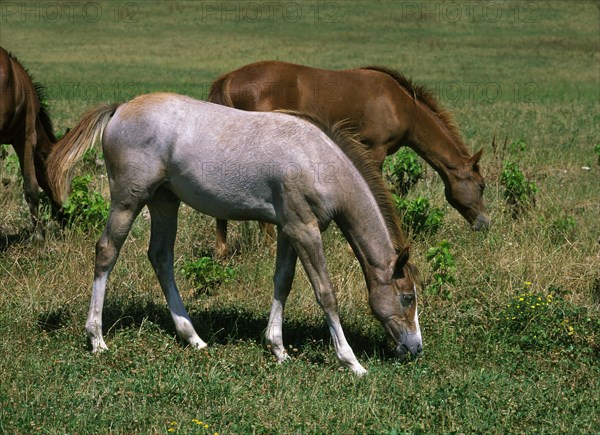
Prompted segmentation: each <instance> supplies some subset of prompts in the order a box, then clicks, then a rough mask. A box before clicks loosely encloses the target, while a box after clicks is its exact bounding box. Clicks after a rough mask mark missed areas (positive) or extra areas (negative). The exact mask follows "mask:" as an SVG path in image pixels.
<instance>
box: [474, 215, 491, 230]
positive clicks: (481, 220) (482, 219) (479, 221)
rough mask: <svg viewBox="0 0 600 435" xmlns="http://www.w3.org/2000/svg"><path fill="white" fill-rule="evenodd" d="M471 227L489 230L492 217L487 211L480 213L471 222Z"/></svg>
mask: <svg viewBox="0 0 600 435" xmlns="http://www.w3.org/2000/svg"><path fill="white" fill-rule="evenodd" d="M471 228H472V229H473V231H481V230H489V229H490V217H489V216H488V215H487V213H481V214H479V215H478V216H477V217H476V218H475V220H474V221H473V223H472V224H471Z"/></svg>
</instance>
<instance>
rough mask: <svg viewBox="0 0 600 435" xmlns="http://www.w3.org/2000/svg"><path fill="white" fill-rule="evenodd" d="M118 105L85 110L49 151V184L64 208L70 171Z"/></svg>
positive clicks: (100, 132)
mask: <svg viewBox="0 0 600 435" xmlns="http://www.w3.org/2000/svg"><path fill="white" fill-rule="evenodd" d="M117 107H119V104H117V103H115V104H106V105H102V106H98V107H95V108H94V109H91V110H90V111H88V112H87V113H86V114H85V115H83V117H82V118H81V120H80V121H79V123H78V124H77V125H76V126H75V127H73V129H72V130H71V131H69V132H68V133H67V134H66V135H65V136H63V138H62V139H61V140H60V141H59V142H58V143H57V144H56V146H55V147H54V148H53V149H52V151H51V153H50V155H49V156H48V160H47V161H46V171H47V176H48V184H49V186H50V190H51V192H52V193H53V197H54V200H55V201H56V202H57V204H59V205H63V204H64V203H65V201H66V200H67V196H68V195H69V190H70V188H71V181H72V180H73V175H74V174H73V169H74V165H75V163H77V162H78V161H79V160H80V159H81V158H82V157H83V154H84V153H85V152H86V151H87V150H89V149H90V148H92V146H93V145H94V143H95V142H96V139H97V138H98V136H100V139H102V133H103V132H104V129H105V128H106V125H107V124H108V122H109V121H110V119H111V117H112V116H113V114H114V113H115V111H116V110H117Z"/></svg>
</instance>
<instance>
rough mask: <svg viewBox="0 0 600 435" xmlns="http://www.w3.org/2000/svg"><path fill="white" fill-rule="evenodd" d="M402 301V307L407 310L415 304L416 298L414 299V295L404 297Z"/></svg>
mask: <svg viewBox="0 0 600 435" xmlns="http://www.w3.org/2000/svg"><path fill="white" fill-rule="evenodd" d="M400 301H401V302H402V305H403V306H404V307H405V308H407V307H410V306H411V305H412V304H413V302H414V301H415V297H414V295H402V297H401V298H400Z"/></svg>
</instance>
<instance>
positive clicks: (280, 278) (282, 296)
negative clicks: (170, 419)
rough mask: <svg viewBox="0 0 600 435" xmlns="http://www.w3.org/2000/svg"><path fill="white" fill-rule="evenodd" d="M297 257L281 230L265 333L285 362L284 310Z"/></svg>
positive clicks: (277, 354)
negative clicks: (272, 293) (271, 302)
mask: <svg viewBox="0 0 600 435" xmlns="http://www.w3.org/2000/svg"><path fill="white" fill-rule="evenodd" d="M297 259H298V255H297V254H296V251H295V250H294V247H293V246H292V245H291V243H290V241H289V239H288V238H287V237H286V236H285V235H284V234H283V233H282V232H281V231H279V233H278V237H277V260H276V263H275V275H274V277H273V283H274V285H275V292H274V295H273V305H272V307H271V314H270V316H269V324H268V325H267V331H266V333H265V339H266V342H267V346H269V347H270V348H271V352H273V354H274V355H275V357H276V358H277V361H278V362H283V361H285V360H286V359H287V358H288V355H287V352H286V350H285V346H284V345H283V331H282V328H283V311H284V309H285V301H286V300H287V297H288V295H289V294H290V290H291V288H292V282H293V281H294V275H295V273H296V260H297Z"/></svg>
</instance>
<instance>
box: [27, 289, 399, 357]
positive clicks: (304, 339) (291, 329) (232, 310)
mask: <svg viewBox="0 0 600 435" xmlns="http://www.w3.org/2000/svg"><path fill="white" fill-rule="evenodd" d="M191 317H192V322H193V324H194V327H195V329H196V332H197V333H198V335H199V336H200V337H201V338H202V339H203V340H205V341H206V342H207V343H208V345H209V346H210V345H211V344H215V343H216V344H220V345H227V344H231V343H234V342H235V341H238V340H251V341H254V342H256V343H257V345H258V346H264V332H265V329H266V326H267V321H268V314H267V313H264V314H262V313H256V312H253V311H251V310H248V309H245V308H243V307H234V306H228V307H211V308H208V309H206V310H202V311H194V312H192V314H191ZM72 321H73V317H72V314H71V313H70V312H69V311H68V310H64V309H62V308H59V309H57V310H53V311H47V312H42V313H40V314H39V315H38V326H39V327H40V329H42V330H44V331H47V332H52V331H57V330H59V329H62V328H64V327H67V326H69V325H72ZM148 321H150V322H152V323H153V324H155V325H157V326H158V327H159V328H160V329H162V330H164V332H165V334H172V335H176V331H175V326H174V324H173V320H172V318H171V314H170V313H169V310H168V308H167V307H166V305H163V304H155V303H154V302H152V301H145V302H141V301H136V302H131V303H126V304H119V303H118V302H116V301H112V302H109V301H107V303H106V305H105V307H104V316H103V332H104V334H105V336H106V335H108V336H109V337H110V335H111V334H117V333H118V331H120V330H124V329H128V328H140V327H141V326H142V325H143V324H144V323H145V322H148ZM81 326H82V327H83V325H81ZM344 331H345V333H346V338H347V339H348V342H349V343H350V345H351V346H352V348H353V350H354V351H355V353H356V354H357V356H360V355H363V356H364V355H366V356H369V357H376V358H380V359H394V358H395V354H394V352H393V350H392V349H391V348H390V346H389V345H388V343H387V342H386V340H385V338H384V337H383V334H380V335H378V336H377V337H373V336H371V335H369V334H366V333H364V332H361V331H358V330H357V329H356V328H354V327H353V325H352V324H349V325H346V326H345V329H344ZM283 336H284V340H285V344H286V346H292V347H293V348H296V349H298V351H299V352H302V351H303V350H304V349H307V348H313V347H315V346H316V347H324V348H325V347H331V350H330V351H333V349H332V346H329V343H330V340H331V336H330V334H329V329H328V328H327V326H326V324H325V320H324V319H323V320H322V323H319V324H317V323H315V322H313V321H311V320H308V319H307V320H296V319H287V320H286V321H285V323H284V325H283ZM181 344H182V345H185V343H184V342H183V341H182V342H181ZM311 354H314V352H311ZM312 359H315V360H316V361H314V362H319V360H321V359H322V358H321V357H320V356H315V357H314V358H312Z"/></svg>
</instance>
